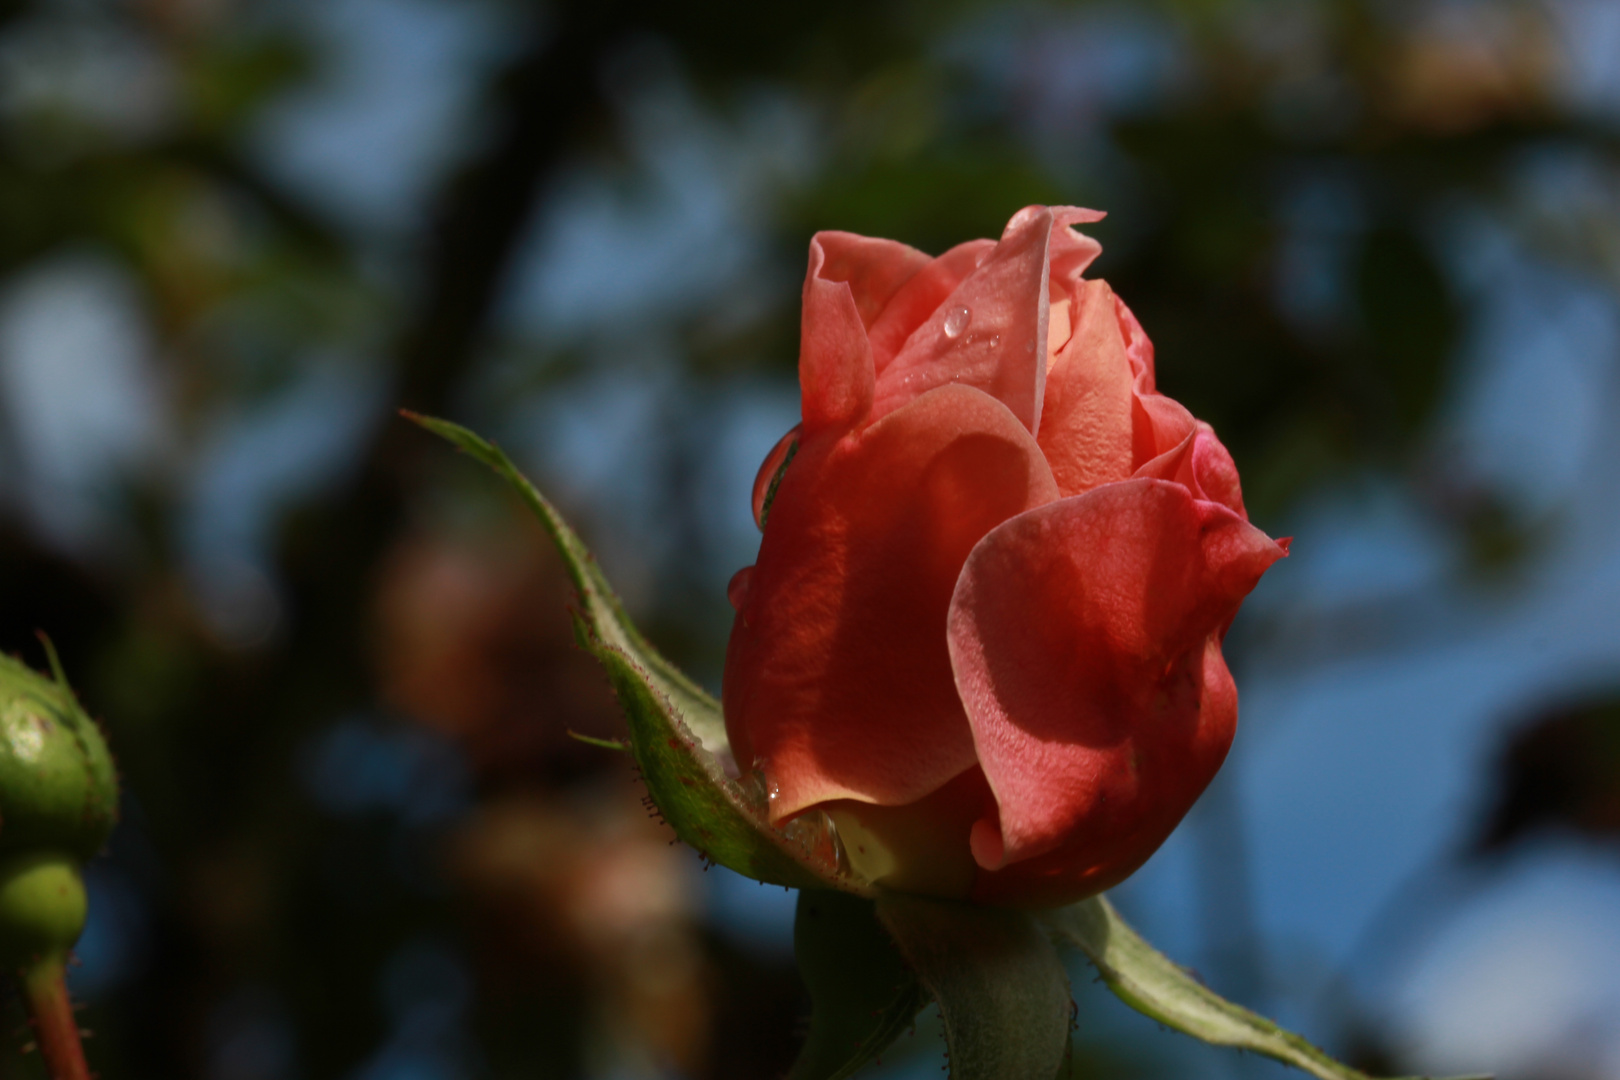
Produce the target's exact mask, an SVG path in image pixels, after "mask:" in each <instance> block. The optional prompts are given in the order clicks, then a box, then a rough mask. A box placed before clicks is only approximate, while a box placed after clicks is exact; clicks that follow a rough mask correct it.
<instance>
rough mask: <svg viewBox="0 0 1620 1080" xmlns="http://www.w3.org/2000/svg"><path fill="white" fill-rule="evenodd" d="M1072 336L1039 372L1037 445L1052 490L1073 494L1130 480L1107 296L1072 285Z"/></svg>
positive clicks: (1128, 402)
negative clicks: (1041, 399)
mask: <svg viewBox="0 0 1620 1080" xmlns="http://www.w3.org/2000/svg"><path fill="white" fill-rule="evenodd" d="M1075 295H1076V296H1077V299H1078V311H1077V312H1076V313H1075V317H1074V318H1075V326H1074V331H1073V333H1072V334H1071V335H1070V336H1069V339H1068V341H1067V342H1066V343H1064V344H1062V346H1061V347H1060V348H1059V349H1058V350H1057V351H1056V352H1055V353H1054V354H1053V356H1052V359H1051V361H1050V363H1049V365H1048V367H1047V373H1046V402H1045V405H1044V407H1043V409H1042V412H1041V430H1040V443H1041V449H1042V450H1043V451H1045V453H1046V460H1047V461H1048V462H1050V463H1051V465H1052V475H1053V476H1055V477H1056V478H1057V482H1058V490H1060V491H1062V492H1063V494H1064V495H1078V494H1079V493H1080V492H1082V491H1089V490H1090V489H1092V488H1094V487H1096V486H1097V485H1098V484H1106V483H1111V482H1112V481H1115V480H1124V479H1126V478H1127V477H1129V476H1130V475H1131V470H1132V467H1133V463H1132V446H1133V444H1132V439H1133V426H1132V425H1133V421H1132V415H1133V409H1134V406H1135V394H1134V390H1133V387H1134V382H1135V380H1134V378H1133V375H1132V372H1131V362H1130V359H1129V357H1128V356H1127V355H1126V352H1125V339H1124V337H1123V336H1122V335H1121V333H1120V324H1119V317H1118V315H1117V313H1116V310H1115V305H1114V291H1113V290H1112V289H1110V288H1109V287H1108V283H1107V282H1104V281H1084V282H1080V283H1079V284H1078V286H1077V288H1076V289H1075Z"/></svg>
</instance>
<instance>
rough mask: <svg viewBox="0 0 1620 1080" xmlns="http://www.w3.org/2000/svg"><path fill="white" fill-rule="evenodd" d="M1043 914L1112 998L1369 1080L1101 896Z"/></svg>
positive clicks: (1192, 1028) (1203, 1033) (1201, 1031)
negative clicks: (1212, 985) (1221, 988)
mask: <svg viewBox="0 0 1620 1080" xmlns="http://www.w3.org/2000/svg"><path fill="white" fill-rule="evenodd" d="M1041 918H1042V920H1043V921H1044V922H1045V923H1046V924H1047V926H1048V927H1049V928H1050V929H1051V930H1052V931H1053V933H1054V934H1056V935H1057V937H1058V938H1060V939H1061V940H1063V941H1067V942H1068V943H1070V944H1072V945H1074V946H1076V947H1077V948H1079V949H1080V951H1081V952H1083V953H1085V954H1086V956H1087V957H1088V958H1089V959H1090V960H1091V962H1092V963H1093V964H1095V965H1096V967H1097V971H1098V973H1099V974H1101V975H1102V978H1103V981H1104V982H1105V983H1107V985H1108V988H1109V989H1110V990H1112V991H1113V992H1114V994H1115V996H1116V997H1118V998H1119V999H1120V1000H1121V1001H1123V1002H1125V1004H1127V1005H1129V1006H1130V1007H1131V1008H1133V1009H1135V1010H1136V1011H1137V1012H1139V1013H1142V1014H1143V1015H1144V1016H1149V1017H1152V1018H1153V1019H1154V1020H1157V1021H1158V1022H1159V1023H1161V1024H1164V1025H1165V1026H1166V1027H1171V1028H1175V1029H1176V1030H1177V1031H1180V1032H1183V1033H1185V1034H1188V1035H1191V1036H1192V1037H1193V1038H1195V1039H1201V1040H1203V1041H1204V1042H1207V1043H1213V1044H1215V1045H1217V1046H1232V1047H1236V1048H1238V1049H1241V1050H1251V1051H1253V1052H1254V1053H1257V1054H1263V1055H1265V1056H1266V1057H1269V1058H1274V1059H1276V1060H1277V1061H1281V1062H1283V1063H1284V1064H1286V1065H1292V1066H1294V1067H1295V1068H1297V1069H1302V1070H1304V1071H1305V1072H1307V1073H1310V1074H1311V1075H1312V1076H1314V1077H1317V1078H1318V1080H1371V1078H1370V1077H1368V1076H1367V1074H1366V1073H1364V1072H1362V1071H1360V1070H1359V1069H1353V1068H1351V1067H1350V1066H1348V1065H1345V1064H1343V1063H1342V1062H1339V1061H1336V1060H1334V1059H1333V1058H1332V1057H1329V1056H1328V1055H1327V1054H1326V1053H1324V1052H1323V1051H1322V1050H1321V1049H1320V1048H1318V1047H1317V1046H1315V1045H1313V1044H1312V1043H1311V1042H1309V1041H1308V1040H1306V1039H1304V1038H1303V1037H1301V1036H1299V1035H1296V1034H1294V1033H1293V1032H1291V1031H1287V1030H1285V1029H1283V1028H1282V1027H1279V1026H1278V1025H1277V1024H1276V1023H1274V1022H1273V1021H1271V1020H1268V1019H1266V1018H1265V1017H1263V1016H1261V1015H1259V1014H1258V1013H1254V1012H1251V1011H1249V1010H1248V1009H1245V1008H1243V1006H1241V1005H1236V1004H1234V1003H1232V1002H1230V1001H1227V1000H1226V999H1225V998H1223V997H1221V996H1220V995H1219V994H1217V993H1215V992H1214V991H1213V990H1210V989H1209V988H1208V987H1206V986H1204V985H1203V984H1202V983H1200V982H1199V981H1198V980H1197V979H1195V978H1193V977H1192V975H1190V974H1189V973H1188V972H1187V971H1185V970H1184V969H1182V968H1181V967H1179V966H1177V965H1176V964H1175V963H1174V962H1173V961H1172V960H1171V959H1170V958H1169V957H1167V956H1165V955H1164V954H1163V953H1161V952H1159V951H1158V950H1157V949H1155V948H1154V947H1153V946H1151V945H1149V944H1148V943H1147V942H1146V941H1145V940H1143V939H1142V937H1141V935H1139V934H1138V933H1137V932H1136V931H1135V930H1133V929H1131V927H1130V925H1129V924H1127V923H1126V922H1125V920H1124V919H1122V918H1120V916H1119V912H1117V911H1115V910H1114V906H1113V905H1112V904H1110V903H1109V902H1108V901H1107V900H1106V899H1104V898H1103V897H1101V896H1094V897H1092V898H1091V899H1090V900H1083V901H1081V902H1080V903H1078V904H1073V905H1070V906H1069V907H1066V908H1059V909H1057V910H1054V911H1049V912H1044V913H1042V916H1041ZM1405 1080H1419V1078H1417V1077H1409V1078H1405ZM1454 1080H1490V1078H1489V1077H1488V1076H1482V1077H1456V1078H1454Z"/></svg>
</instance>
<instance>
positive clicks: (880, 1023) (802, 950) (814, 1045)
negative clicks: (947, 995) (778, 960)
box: [788, 889, 929, 1080]
mask: <svg viewBox="0 0 1620 1080" xmlns="http://www.w3.org/2000/svg"><path fill="white" fill-rule="evenodd" d="M793 954H794V956H795V957H797V959H798V961H799V974H800V976H801V977H803V979H804V983H805V987H806V988H807V989H808V990H809V991H810V1006H811V1008H810V1034H809V1037H808V1038H806V1039H805V1043H804V1048H803V1049H802V1050H801V1051H800V1052H799V1057H798V1060H797V1061H795V1062H794V1063H793V1071H792V1072H791V1073H790V1074H789V1075H788V1080H844V1078H845V1077H849V1076H854V1075H855V1074H856V1073H857V1072H859V1071H860V1069H861V1068H862V1066H864V1065H866V1064H867V1063H869V1062H871V1061H875V1060H877V1058H878V1057H879V1055H881V1054H882V1053H883V1051H885V1050H887V1049H888V1048H889V1047H890V1046H891V1045H893V1043H894V1041H895V1040H896V1039H898V1038H899V1037H900V1036H901V1035H902V1034H903V1033H904V1032H905V1031H906V1030H907V1029H908V1028H910V1027H911V1025H912V1024H913V1023H914V1022H915V1021H916V1019H917V1014H918V1013H919V1012H921V1011H922V1010H923V1008H924V1007H925V1006H926V1005H927V1004H928V1001H929V996H928V991H927V990H925V989H923V986H922V983H920V982H919V981H918V980H917V976H916V975H915V974H914V973H913V972H912V970H911V968H909V967H908V966H906V962H905V960H904V958H902V957H901V955H900V950H899V949H898V948H897V947H896V945H895V943H894V939H893V938H892V937H891V936H890V935H889V932H888V931H887V930H885V929H884V928H883V925H882V924H881V923H879V922H878V917H877V912H876V911H875V910H874V907H873V903H872V901H870V900H867V899H865V898H864V897H859V896H851V895H849V894H848V893H841V892H833V891H831V890H828V889H805V890H803V891H802V892H800V893H799V907H798V912H797V914H796V916H795V918H794V921H793Z"/></svg>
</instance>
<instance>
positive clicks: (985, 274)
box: [872, 207, 1052, 432]
mask: <svg viewBox="0 0 1620 1080" xmlns="http://www.w3.org/2000/svg"><path fill="white" fill-rule="evenodd" d="M1051 236H1052V215H1051V211H1049V210H1047V209H1046V208H1045V207H1031V208H1030V209H1029V210H1026V211H1021V212H1020V213H1019V214H1018V215H1017V216H1015V217H1014V218H1013V220H1012V221H1011V222H1009V223H1008V225H1007V231H1006V232H1005V233H1003V234H1002V237H1001V240H1000V242H999V243H997V244H996V246H995V249H994V250H993V251H991V252H990V254H989V256H988V257H987V258H985V259H984V261H983V262H982V263H980V264H979V267H978V269H976V270H974V271H973V273H971V274H970V275H969V276H968V277H967V278H966V280H964V281H963V282H962V283H961V284H960V285H958V286H957V287H956V289H955V291H953V292H952V293H951V294H950V296H948V297H946V298H945V301H944V302H943V303H942V304H940V305H939V306H938V307H937V308H935V309H934V310H933V312H931V313H930V314H929V316H928V318H927V319H926V320H925V321H924V322H923V323H922V325H920V326H919V327H917V329H916V330H915V331H913V332H912V335H911V337H909V338H908V339H907V340H906V343H905V346H904V347H903V348H902V349H901V350H900V352H899V354H898V355H897V356H895V358H894V360H893V361H892V362H890V363H889V364H888V365H887V366H885V367H884V369H883V371H882V373H881V374H880V375H879V377H878V385H877V394H876V398H875V400H874V402H873V406H872V415H873V416H874V417H876V416H882V415H884V414H885V413H887V412H891V411H893V410H894V409H897V408H899V407H900V406H902V405H904V404H905V403H906V402H908V401H911V400H912V399H914V398H916V397H917V396H918V395H919V394H923V393H926V392H927V391H929V390H932V389H934V388H935V387H939V386H944V385H946V384H948V383H959V384H961V385H964V386H972V387H976V388H978V389H980V390H983V391H984V392H985V393H987V394H990V395H991V396H992V397H994V398H996V399H997V400H999V401H1000V402H1002V404H1004V405H1006V406H1007V407H1008V408H1009V409H1011V410H1012V412H1013V415H1014V416H1016V417H1018V419H1019V421H1021V422H1022V423H1023V425H1024V426H1025V427H1026V428H1028V429H1029V430H1030V431H1031V432H1033V431H1035V430H1036V427H1037V425H1038V423H1039V420H1040V414H1041V395H1042V392H1043V389H1044V385H1045V381H1046V348H1045V345H1046V333H1047V306H1048V298H1047V249H1048V246H1049V244H1050V242H1051ZM964 317H965V318H964Z"/></svg>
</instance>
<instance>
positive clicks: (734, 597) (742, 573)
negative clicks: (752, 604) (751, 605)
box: [726, 566, 754, 611]
mask: <svg viewBox="0 0 1620 1080" xmlns="http://www.w3.org/2000/svg"><path fill="white" fill-rule="evenodd" d="M753 581H754V568H753V567H752V566H745V567H743V568H742V569H741V570H739V571H737V572H736V573H735V574H732V575H731V582H730V584H728V585H727V586H726V599H727V600H730V601H731V610H732V611H741V610H742V609H743V605H744V604H746V603H748V587H749V586H750V585H752V584H753Z"/></svg>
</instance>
